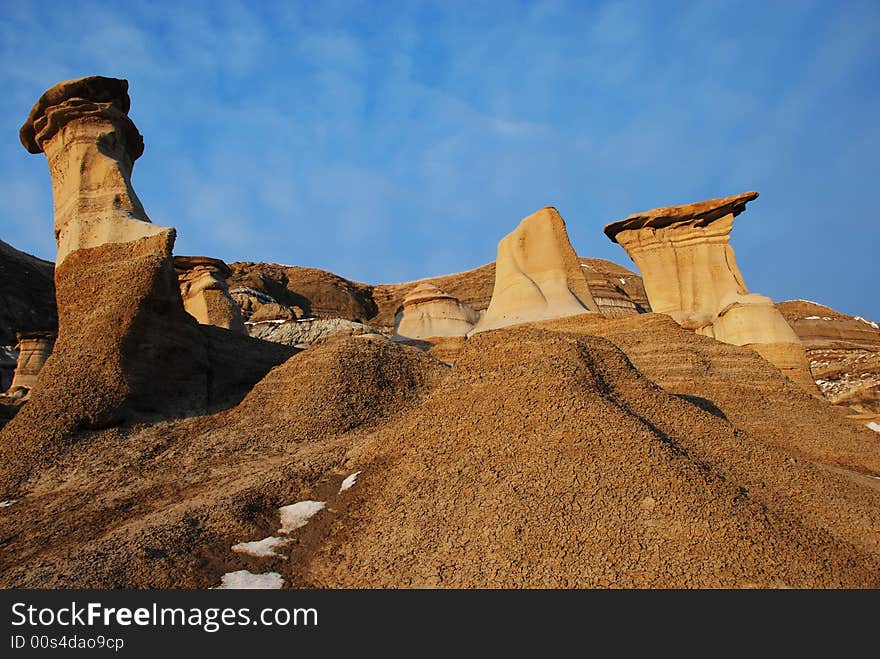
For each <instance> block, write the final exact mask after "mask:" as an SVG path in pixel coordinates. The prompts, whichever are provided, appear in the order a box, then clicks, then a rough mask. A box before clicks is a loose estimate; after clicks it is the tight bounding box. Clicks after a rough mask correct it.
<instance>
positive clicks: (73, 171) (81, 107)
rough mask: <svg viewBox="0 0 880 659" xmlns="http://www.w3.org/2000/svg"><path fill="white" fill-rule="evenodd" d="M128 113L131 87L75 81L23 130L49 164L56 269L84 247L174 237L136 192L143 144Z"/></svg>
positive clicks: (45, 100) (58, 88)
mask: <svg viewBox="0 0 880 659" xmlns="http://www.w3.org/2000/svg"><path fill="white" fill-rule="evenodd" d="M129 105H130V100H129V97H128V81H127V80H118V79H116V78H104V77H102V76H91V77H88V78H79V79H76V80H68V81H66V82H62V83H59V84H57V85H55V86H54V87H52V88H51V89H49V90H48V91H47V92H46V93H45V94H43V95H42V96H41V97H40V100H39V101H37V103H36V104H35V105H34V107H33V109H32V110H31V112H30V115H29V116H28V119H27V121H26V122H25V123H24V125H23V126H22V127H21V131H20V133H19V136H20V138H21V143H22V144H23V145H24V146H25V148H26V149H27V150H28V151H30V152H31V153H45V154H46V159H47V160H48V162H49V172H50V173H51V175H52V195H53V199H54V203H55V239H56V241H57V243H58V257H57V259H56V261H55V263H56V267H57V266H60V265H61V264H62V263H63V262H64V260H65V259H66V258H67V256H68V255H69V254H70V253H71V252H73V251H75V250H77V249H81V248H83V247H98V246H100V245H106V244H108V243H124V242H129V241H133V240H137V239H139V238H146V237H147V236H153V235H156V234H159V233H163V232H164V233H170V232H173V229H170V228H167V227H160V226H156V225H155V224H152V223H151V222H150V220H149V218H148V217H147V214H146V212H145V211H144V208H143V206H142V205H141V202H140V200H139V199H138V197H137V195H136V194H135V192H134V189H133V188H132V187H131V171H132V168H133V166H134V161H135V160H137V159H138V158H139V157H140V156H141V154H142V153H143V151H144V141H143V137H142V136H141V134H140V133H139V132H138V130H137V128H136V127H135V125H134V123H133V122H132V121H131V119H129V118H128V109H129Z"/></svg>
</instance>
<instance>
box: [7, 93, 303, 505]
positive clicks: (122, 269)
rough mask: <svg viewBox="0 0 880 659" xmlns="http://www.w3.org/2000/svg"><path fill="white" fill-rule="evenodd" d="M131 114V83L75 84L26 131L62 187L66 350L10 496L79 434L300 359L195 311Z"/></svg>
mask: <svg viewBox="0 0 880 659" xmlns="http://www.w3.org/2000/svg"><path fill="white" fill-rule="evenodd" d="M129 104H130V101H129V97H128V82H127V81H125V80H117V79H114V78H103V77H100V76H94V77H90V78H80V79H78V80H70V81H67V82H62V83H59V84H58V85H55V86H54V87H52V88H51V89H50V90H49V91H47V92H46V93H45V94H43V95H42V96H41V97H40V100H39V101H37V103H36V104H35V105H34V107H33V109H32V110H31V112H30V114H29V116H28V119H27V121H26V122H25V124H24V126H22V128H21V131H20V137H21V141H22V144H24V146H25V148H26V149H27V150H28V151H30V152H31V153H40V152H45V153H46V157H47V159H48V161H49V172H50V174H51V175H52V191H53V195H54V200H55V236H56V239H57V242H58V258H57V261H56V267H55V293H56V300H57V306H58V339H57V341H56V343H55V348H54V350H53V354H52V358H51V359H50V360H48V361H47V362H46V364H45V366H44V367H43V369H42V371H41V373H40V386H39V387H38V388H37V389H35V390H34V391H33V395H32V396H31V400H30V402H29V403H28V404H27V405H26V406H24V407H23V408H22V409H21V411H20V412H19V413H18V414H17V415H16V416H15V418H14V419H13V420H12V421H10V422H9V423H8V424H7V425H6V426H5V427H4V428H3V431H2V432H3V437H2V441H0V488H2V487H6V488H9V489H12V488H14V487H15V486H16V484H17V483H20V481H21V480H22V479H23V478H24V477H26V475H27V474H28V472H29V471H30V470H32V469H34V468H36V467H38V466H39V464H41V463H43V462H47V461H51V460H52V459H54V458H55V457H57V454H58V452H59V451H61V450H63V448H64V446H65V445H66V444H67V443H68V442H69V441H70V439H71V437H72V436H73V435H74V434H75V433H76V432H77V431H78V430H80V429H82V428H101V427H105V426H107V425H111V424H118V423H122V422H124V421H127V420H129V419H132V418H137V417H150V418H156V417H157V416H158V417H160V418H161V417H165V418H168V417H175V416H183V415H187V414H193V413H205V412H206V411H208V410H209V409H211V408H212V407H216V406H217V405H219V404H223V403H224V402H226V401H228V400H233V399H234V398H235V397H236V396H238V397H239V398H240V396H241V385H245V390H247V389H248V388H249V387H250V386H251V385H252V384H253V383H254V382H256V381H257V380H258V379H259V378H261V377H262V376H263V375H264V374H265V373H266V371H268V370H269V369H270V368H271V367H272V366H274V365H275V364H277V363H279V362H281V361H284V359H286V358H287V357H288V356H290V355H291V354H292V351H291V350H290V349H288V348H285V347H284V346H274V345H264V344H263V343H262V342H258V341H252V340H251V339H249V338H247V337H243V336H238V335H236V334H233V333H230V332H223V331H222V330H218V329H216V328H208V327H204V326H200V325H198V324H197V323H196V322H195V320H194V319H193V318H192V317H191V316H189V315H188V314H187V313H186V311H184V308H183V304H182V301H181V297H180V289H179V287H178V279H177V276H176V274H175V271H174V265H173V260H172V254H171V250H172V247H173V245H174V239H175V230H174V229H172V228H166V227H159V226H156V225H154V224H152V223H151V222H150V221H149V219H148V218H147V215H146V212H145V211H144V209H143V207H142V206H141V203H140V201H138V198H137V195H136V194H135V192H134V190H133V188H132V186H131V180H130V176H131V170H132V165H133V163H134V161H135V160H136V159H137V158H138V157H139V156H140V155H141V153H143V138H142V137H141V135H140V133H138V131H137V128H136V127H135V125H134V123H133V122H132V121H131V119H129V118H128V116H127V112H128V109H129ZM212 330H213V331H212ZM216 332H222V334H223V336H221V335H218V334H216ZM236 339H237V340H238V341H236Z"/></svg>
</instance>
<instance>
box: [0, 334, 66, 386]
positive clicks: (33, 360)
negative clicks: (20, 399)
mask: <svg viewBox="0 0 880 659" xmlns="http://www.w3.org/2000/svg"><path fill="white" fill-rule="evenodd" d="M17 338H18V346H17V348H18V363H17V364H16V367H15V375H14V377H13V378H12V384H11V385H10V387H9V389H10V391H12V390H15V389H17V388H18V387H23V388H25V389H33V388H34V387H35V386H36V384H37V376H38V375H39V374H40V371H41V370H42V369H43V365H44V364H45V363H46V360H47V359H49V355H51V354H52V348H53V347H54V345H55V335H54V334H52V333H51V332H19V333H18V335H17Z"/></svg>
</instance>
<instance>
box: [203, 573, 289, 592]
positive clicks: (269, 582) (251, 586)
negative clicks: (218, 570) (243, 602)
mask: <svg viewBox="0 0 880 659" xmlns="http://www.w3.org/2000/svg"><path fill="white" fill-rule="evenodd" d="M283 585H284V577H282V576H281V575H280V574H278V573H277V572H266V573H265V574H254V573H252V572H250V571H249V570H238V571H237V572H227V573H226V574H224V575H223V577H222V578H221V579H220V585H219V586H217V588H218V589H222V590H274V589H278V588H281V586H283Z"/></svg>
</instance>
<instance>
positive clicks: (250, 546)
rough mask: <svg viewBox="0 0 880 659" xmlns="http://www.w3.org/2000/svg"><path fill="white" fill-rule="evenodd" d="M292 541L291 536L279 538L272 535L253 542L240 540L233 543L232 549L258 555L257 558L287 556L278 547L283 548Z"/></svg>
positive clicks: (249, 554)
mask: <svg viewBox="0 0 880 659" xmlns="http://www.w3.org/2000/svg"><path fill="white" fill-rule="evenodd" d="M290 543H291V539H290V538H278V537H276V536H274V535H270V536H269V537H268V538H263V539H262V540H254V541H253V542H239V543H238V544H237V545H232V551H234V552H236V553H239V554H247V555H248V556H256V557H257V558H268V557H269V556H280V557H281V558H287V556H285V555H284V554H279V553H278V552H277V551H275V550H276V549H282V548H284V547H286V546H287V545H289V544H290Z"/></svg>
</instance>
